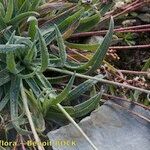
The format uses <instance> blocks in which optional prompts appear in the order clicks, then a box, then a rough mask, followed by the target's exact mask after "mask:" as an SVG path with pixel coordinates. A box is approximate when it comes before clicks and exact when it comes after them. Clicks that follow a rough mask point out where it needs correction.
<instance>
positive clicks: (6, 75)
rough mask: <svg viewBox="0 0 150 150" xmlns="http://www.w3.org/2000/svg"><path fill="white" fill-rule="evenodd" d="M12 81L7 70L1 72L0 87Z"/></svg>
mask: <svg viewBox="0 0 150 150" xmlns="http://www.w3.org/2000/svg"><path fill="white" fill-rule="evenodd" d="M9 81H10V75H9V72H8V70H7V69H4V70H1V71H0V86H2V85H4V84H6V83H7V82H9Z"/></svg>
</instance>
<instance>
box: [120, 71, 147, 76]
mask: <svg viewBox="0 0 150 150" xmlns="http://www.w3.org/2000/svg"><path fill="white" fill-rule="evenodd" d="M118 71H120V72H121V73H124V74H134V75H143V76H147V75H148V73H149V72H147V71H132V70H118Z"/></svg>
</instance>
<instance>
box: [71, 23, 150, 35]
mask: <svg viewBox="0 0 150 150" xmlns="http://www.w3.org/2000/svg"><path fill="white" fill-rule="evenodd" d="M148 31H150V24H148V25H139V26H130V27H125V28H122V27H121V28H117V29H114V32H121V33H126V32H133V33H134V32H148ZM106 33H107V30H102V31H91V32H81V33H75V34H73V35H72V36H71V37H70V38H79V37H85V36H100V35H105V34H106Z"/></svg>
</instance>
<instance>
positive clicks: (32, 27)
mask: <svg viewBox="0 0 150 150" xmlns="http://www.w3.org/2000/svg"><path fill="white" fill-rule="evenodd" d="M27 22H29V28H28V34H29V36H30V37H31V40H32V41H33V40H34V38H35V34H36V26H38V20H37V18H36V17H34V16H31V17H29V18H28V20H27Z"/></svg>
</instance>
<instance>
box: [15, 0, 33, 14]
mask: <svg viewBox="0 0 150 150" xmlns="http://www.w3.org/2000/svg"><path fill="white" fill-rule="evenodd" d="M30 6H31V3H30V1H29V0H24V2H23V4H22V5H21V7H19V10H18V12H17V14H21V13H24V12H27V11H28V10H29V8H30Z"/></svg>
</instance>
